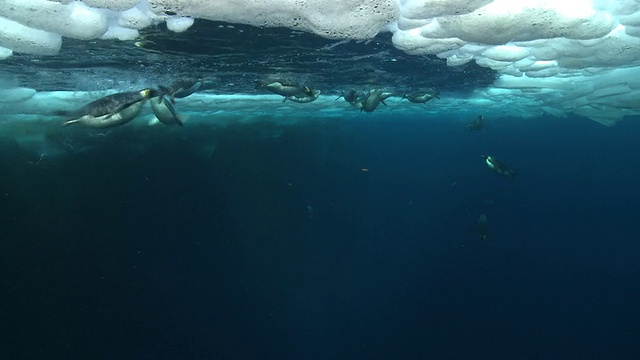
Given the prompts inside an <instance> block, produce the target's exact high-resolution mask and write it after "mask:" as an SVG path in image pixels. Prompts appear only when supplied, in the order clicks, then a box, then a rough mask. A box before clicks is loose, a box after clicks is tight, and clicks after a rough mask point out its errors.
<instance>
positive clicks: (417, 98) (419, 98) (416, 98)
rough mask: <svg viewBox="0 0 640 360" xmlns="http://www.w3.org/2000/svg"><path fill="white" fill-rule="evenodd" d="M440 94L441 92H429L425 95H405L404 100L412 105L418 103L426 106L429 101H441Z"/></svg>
mask: <svg viewBox="0 0 640 360" xmlns="http://www.w3.org/2000/svg"><path fill="white" fill-rule="evenodd" d="M439 94H440V93H439V92H437V91H436V92H427V93H424V94H405V95H404V96H403V97H402V98H403V99H407V100H409V101H411V102H412V103H416V104H424V103H426V102H427V101H429V100H431V99H433V98H436V99H440V97H438V95H439Z"/></svg>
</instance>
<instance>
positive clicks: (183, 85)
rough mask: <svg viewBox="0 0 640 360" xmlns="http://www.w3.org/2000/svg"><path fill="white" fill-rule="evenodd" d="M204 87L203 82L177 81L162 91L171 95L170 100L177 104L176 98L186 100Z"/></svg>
mask: <svg viewBox="0 0 640 360" xmlns="http://www.w3.org/2000/svg"><path fill="white" fill-rule="evenodd" d="M201 86H202V81H200V80H194V79H176V80H174V81H172V82H171V84H169V86H166V87H163V88H162V90H163V91H166V92H167V94H169V100H170V101H171V102H172V103H174V104H175V102H176V101H175V98H179V99H180V98H185V97H187V96H189V95H191V94H193V93H194V92H196V91H198V89H200V87H201Z"/></svg>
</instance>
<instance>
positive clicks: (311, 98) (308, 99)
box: [282, 90, 320, 103]
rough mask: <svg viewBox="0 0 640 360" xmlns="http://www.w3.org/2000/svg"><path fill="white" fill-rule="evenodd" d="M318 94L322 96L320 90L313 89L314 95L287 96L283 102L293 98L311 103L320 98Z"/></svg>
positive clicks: (300, 101)
mask: <svg viewBox="0 0 640 360" xmlns="http://www.w3.org/2000/svg"><path fill="white" fill-rule="evenodd" d="M318 96H320V90H313V94H312V95H307V96H302V97H300V96H287V97H285V98H284V100H282V102H285V101H287V100H291V101H294V102H297V103H310V102H312V101H315V100H316V99H318Z"/></svg>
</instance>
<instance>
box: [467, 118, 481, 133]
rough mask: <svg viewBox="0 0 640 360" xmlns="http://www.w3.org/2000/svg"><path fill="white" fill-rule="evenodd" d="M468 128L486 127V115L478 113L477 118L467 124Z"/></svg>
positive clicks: (478, 128)
mask: <svg viewBox="0 0 640 360" xmlns="http://www.w3.org/2000/svg"><path fill="white" fill-rule="evenodd" d="M467 129H469V130H471V131H474V130H482V129H484V116H482V115H478V118H477V119H475V120H473V121H472V122H470V123H469V124H468V125H467Z"/></svg>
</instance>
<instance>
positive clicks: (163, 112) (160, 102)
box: [149, 95, 183, 126]
mask: <svg viewBox="0 0 640 360" xmlns="http://www.w3.org/2000/svg"><path fill="white" fill-rule="evenodd" d="M149 103H150V104H151V110H152V111H153V114H154V115H155V116H156V118H157V119H158V120H159V121H160V122H161V123H163V124H165V125H178V126H183V121H182V119H181V117H180V116H179V115H178V114H177V113H176V109H175V108H174V107H173V104H172V103H171V101H170V99H167V96H166V95H160V96H156V97H154V98H151V99H150V100H149Z"/></svg>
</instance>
